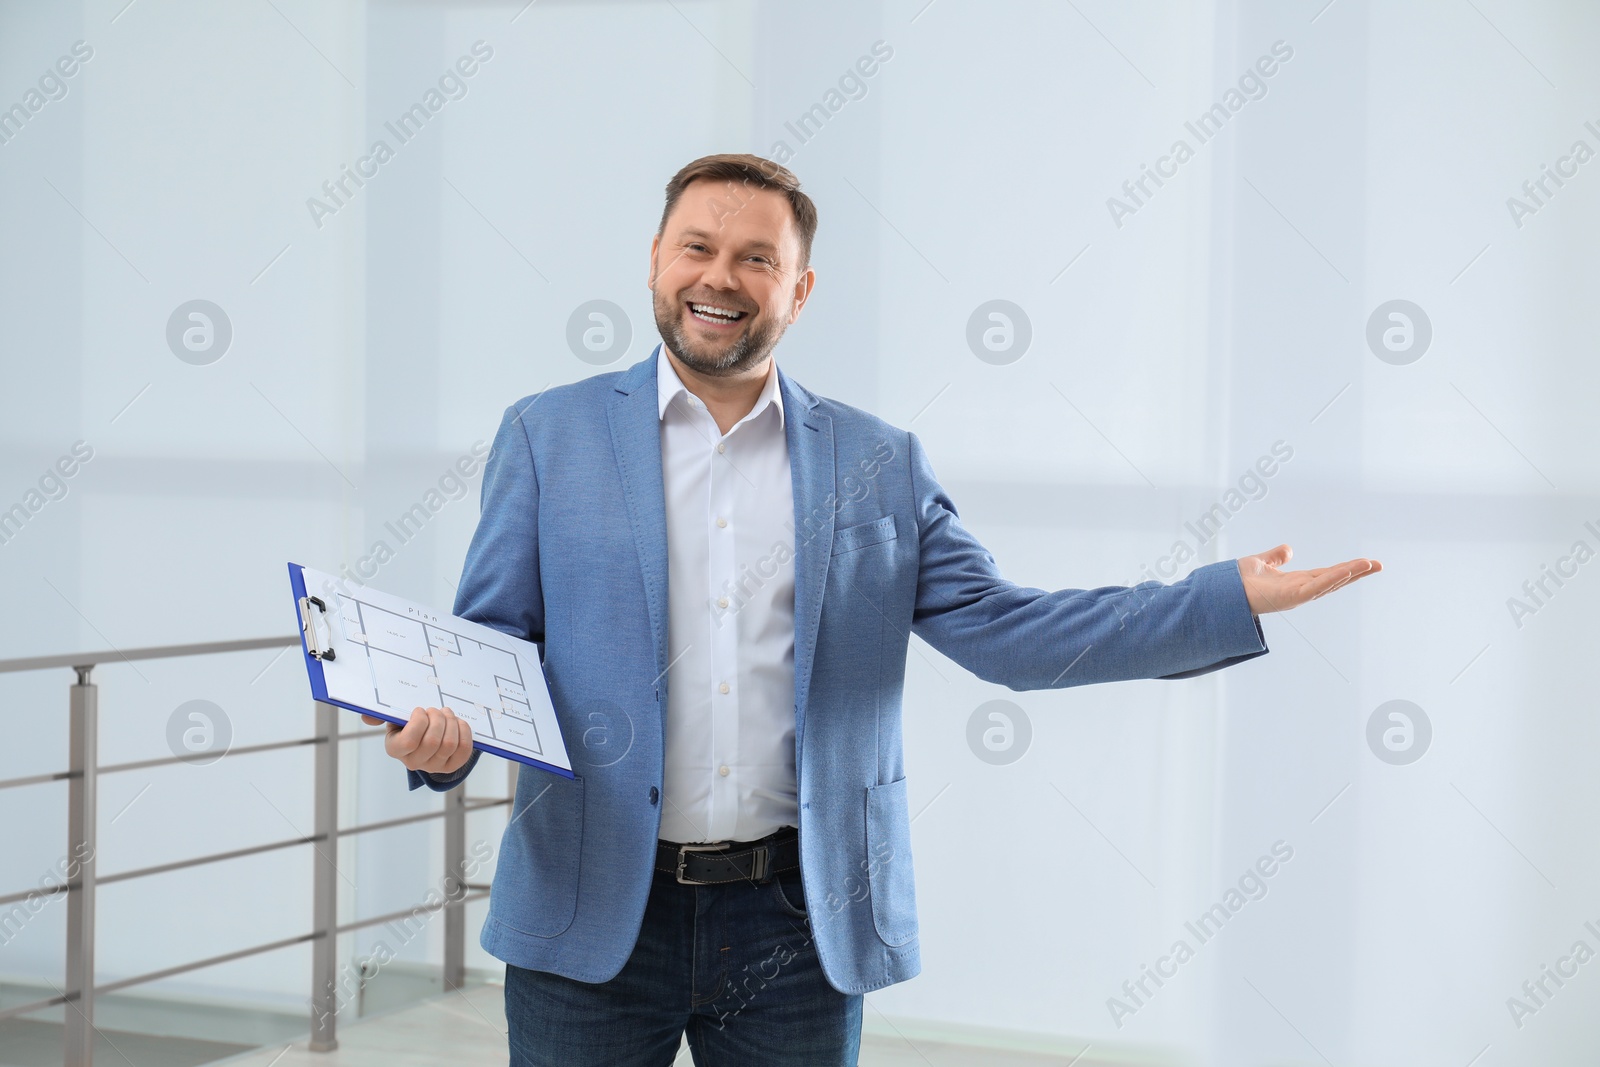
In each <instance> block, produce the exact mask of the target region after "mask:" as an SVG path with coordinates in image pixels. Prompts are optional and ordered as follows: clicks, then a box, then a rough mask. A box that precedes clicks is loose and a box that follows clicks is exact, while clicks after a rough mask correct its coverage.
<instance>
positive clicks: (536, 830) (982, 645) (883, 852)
mask: <svg viewBox="0 0 1600 1067" xmlns="http://www.w3.org/2000/svg"><path fill="white" fill-rule="evenodd" d="M816 228H817V212H816V208H815V206H814V205H813V204H812V202H811V199H810V198H809V197H808V196H806V194H805V193H803V192H801V191H800V184H799V182H798V180H796V178H795V176H794V175H793V174H791V173H790V172H789V171H788V170H786V169H784V168H783V167H781V166H778V165H777V164H775V163H771V162H769V161H767V160H764V159H761V158H759V157H756V156H750V155H718V156H707V157H705V158H703V159H697V160H695V161H694V162H693V163H690V164H689V165H688V166H686V167H684V168H683V169H682V170H681V171H679V172H678V173H677V174H676V175H675V176H674V177H673V179H672V180H671V182H669V183H668V184H667V198H666V206H665V209H664V211H663V214H662V218H661V226H660V230H659V232H657V234H656V235H655V239H654V240H653V241H652V242H651V246H650V270H649V275H648V284H649V286H650V289H651V291H652V292H653V294H654V297H653V303H654V309H655V319H656V327H657V329H658V330H659V332H660V334H661V337H662V341H663V343H662V344H660V345H658V346H656V348H655V349H654V350H652V351H651V353H650V355H649V356H648V357H646V358H645V359H644V360H642V361H640V362H639V363H636V364H634V365H633V366H632V367H629V368H628V369H626V370H623V371H619V372H613V373H607V374H600V375H596V376H594V377H590V378H586V379H584V380H582V381H578V382H575V383H572V384H570V385H563V386H557V387H553V388H550V389H546V390H545V391H543V392H542V393H538V394H535V395H533V396H529V397H525V398H523V399H522V400H519V401H518V402H517V403H515V404H513V405H512V406H511V407H510V408H509V409H508V410H507V411H506V414H505V418H504V419H503V420H502V422H501V424H500V429H499V433H498V434H497V436H496V438H495V443H494V450H493V452H492V453H491V455H490V458H489V461H488V465H487V467H486V473H485V476H484V484H483V505H482V517H481V518H480V520H479V523H478V528H477V532H476V533H475V534H474V536H473V539H472V545H471V547H470V549H469V550H468V553H467V559H466V564H465V567H464V569H463V574H462V578H461V585H460V590H459V593H458V596H457V599H456V604H455V613H456V614H457V615H460V616H463V617H465V618H468V619H473V620H476V621H478V622H482V623H485V624H487V625H489V626H493V627H495V628H497V629H500V630H502V631H504V632H506V633H510V634H514V635H516V636H518V637H521V638H524V639H526V640H529V641H534V642H538V643H539V644H540V645H541V648H542V652H543V656H544V670H545V675H546V678H547V680H548V682H549V686H550V694H551V698H552V701H553V703H554V705H555V708H556V712H557V715H558V717H559V718H560V720H561V726H562V732H563V734H564V736H565V737H566V739H567V741H568V745H569V747H570V748H571V749H572V751H573V762H574V770H575V771H576V776H575V777H574V778H573V779H571V780H568V779H565V778H561V777H557V776H554V775H549V774H534V773H526V774H522V775H520V776H519V777H518V782H517V796H516V801H515V804H514V812H513V815H512V817H511V820H510V822H509V823H508V824H507V826H506V829H505V832H504V836H503V839H502V844H501V851H500V856H499V862H498V866H497V869H496V872H495V877H494V885H493V888H492V893H491V898H490V904H489V915H488V918H487V919H486V920H485V922H484V927H483V933H482V936H481V939H480V940H481V943H482V945H483V947H484V948H485V949H486V950H487V951H488V952H490V953H491V954H493V955H494V956H496V957H497V958H499V959H501V960H504V961H505V963H506V994H505V995H506V1018H507V1021H508V1023H509V1027H510V1034H509V1040H510V1049H511V1062H512V1064H513V1065H536V1064H537V1065H552V1067H554V1065H561V1067H584V1065H591V1064H592V1065H597V1067H598V1065H606V1067H667V1065H669V1064H671V1063H672V1062H673V1061H674V1059H675V1057H676V1054H677V1050H678V1048H679V1043H680V1041H681V1040H682V1038H683V1036H684V1034H685V1032H687V1035H688V1039H689V1044H690V1047H691V1049H692V1050H693V1054H694V1060H695V1062H696V1063H697V1064H701V1065H715V1067H733V1065H740V1067H743V1065H749V1064H763V1065H778V1067H782V1065H789V1064H794V1065H800V1064H804V1065H806V1067H822V1065H828V1064H841V1065H843V1064H854V1063H855V1062H856V1054H857V1049H858V1046H859V1042H860V1032H861V1012H862V996H863V994H865V993H868V992H871V991H872V990H875V989H881V988H883V987H884V986H887V985H890V984H892V983H895V982H901V981H904V980H906V979H908V978H911V977H913V976H914V975H916V974H917V973H918V972H919V970H920V969H921V961H920V955H919V947H918V937H917V914H916V900H915V891H914V885H913V878H912V862H911V836H910V814H909V810H908V800H907V784H906V769H905V766H904V761H903V758H902V744H901V693H902V691H903V687H904V681H905V667H906V652H907V647H908V642H909V639H910V635H911V634H912V633H916V634H917V635H919V636H920V637H921V638H922V639H923V640H925V641H927V642H928V643H929V644H930V645H932V646H933V647H934V648H936V649H938V650H939V651H940V652H942V653H944V654H945V655H946V656H948V657H950V658H951V659H952V660H954V661H955V662H957V663H959V664H960V665H961V666H963V667H965V668H966V669H968V670H970V671H972V672H973V673H974V674H975V675H977V676H978V677H980V678H982V679H984V680H986V681H988V682H992V683H994V684H997V685H1004V686H1007V687H1009V688H1011V689H1015V690H1027V689H1051V688H1064V687H1066V686H1074V685H1085V684H1090V683H1095V682H1110V681H1118V680H1123V679H1132V678H1174V679H1176V678H1188V677H1193V676H1195V675H1199V674H1204V673H1207V672H1209V671H1214V670H1218V669H1220V668H1222V667H1226V666H1229V665H1230V664H1234V663H1238V662H1241V661H1243V660H1247V659H1251V658H1253V657H1255V656H1259V655H1263V654H1264V653H1265V652H1266V651H1267V648H1266V644H1265V642H1264V640H1263V636H1262V631H1261V626H1260V623H1259V621H1258V618H1257V616H1259V615H1261V614H1264V613H1267V612H1272V611H1283V610H1287V609H1289V608H1293V607H1296V606H1298V605H1300V604H1303V603H1306V602H1307V601H1309V600H1313V599H1316V598H1317V597H1320V596H1322V595H1323V594H1325V593H1327V592H1329V591H1331V590H1334V589H1337V588H1339V587H1340V586H1343V585H1345V584H1348V583H1349V582H1352V581H1354V580H1356V579H1358V578H1360V577H1362V576H1364V575H1367V574H1372V573H1375V572H1377V571H1378V570H1379V569H1380V565H1379V564H1378V563H1377V562H1376V561H1374V560H1368V559H1354V560H1350V561H1347V562H1345V563H1341V564H1338V565H1337V566H1332V567H1325V568H1320V569H1315V570H1303V571H1286V570H1283V569H1282V567H1283V565H1284V564H1286V563H1287V562H1288V560H1289V557H1290V549H1289V546H1288V545H1279V546H1278V547H1277V548H1275V549H1273V550H1271V551H1268V552H1263V553H1261V554H1259V555H1254V556H1247V557H1244V558H1243V559H1238V560H1231V559H1230V560H1222V561H1220V562H1217V563H1212V564H1207V565H1205V566H1202V567H1198V568H1196V569H1195V570H1194V571H1193V572H1191V573H1190V574H1189V575H1188V576H1187V577H1185V578H1184V579H1182V580H1181V581H1178V582H1174V583H1172V584H1163V583H1160V582H1154V581H1151V582H1144V583H1140V584H1139V585H1136V586H1132V587H1123V586H1104V587H1100V588H1096V589H1059V590H1054V591H1047V590H1044V589H1036V588H1031V587H1027V586H1021V585H1018V584H1016V583H1014V582H1011V581H1008V580H1007V579H1005V578H1004V577H1002V576H1001V574H1000V572H999V569H998V568H997V566H996V564H995V561H994V558H993V557H992V556H991V555H990V554H989V552H988V551H987V550H986V549H985V548H984V547H983V545H982V544H980V543H979V542H978V541H977V539H976V538H974V537H973V536H972V534H971V533H970V532H968V531H967V529H966V528H965V527H964V526H963V525H962V523H961V520H960V518H959V517H958V516H957V513H956V508H955V505H954V503H953V502H952V501H951V500H950V498H949V497H948V496H947V495H946V494H945V492H944V490H943V489H942V488H940V486H939V483H938V481H937V479H936V478H935V477H934V472H933V467H932V465H931V463H930V462H929V460H928V456H927V454H926V453H925V451H924V450H923V446H922V443H921V441H919V440H918V438H917V436H916V435H915V434H913V433H909V432H907V431H905V430H901V429H897V428H895V427H893V426H891V425H889V424H888V423H886V422H884V421H883V420H881V419H878V418H876V417H874V416H873V415H870V414H868V413H867V412H864V411H861V410H860V409H858V408H853V407H850V406H849V405H846V404H841V403H839V402H838V401H835V400H830V399H827V398H825V397H819V396H817V395H815V394H814V393H811V392H810V391H809V390H807V389H806V388H804V387H803V386H801V385H800V384H799V383H797V382H796V381H795V380H794V379H793V378H791V377H790V376H789V375H788V374H786V373H785V372H783V371H781V370H779V369H778V367H777V364H776V362H775V360H774V359H773V356H772V353H773V349H774V348H775V347H776V346H777V343H778V341H779V339H780V338H781V337H782V336H783V333H784V331H785V330H786V329H787V328H788V326H789V325H790V324H791V323H793V322H794V321H795V320H796V319H797V318H798V317H799V316H800V312H801V310H802V309H803V308H804V306H805V304H806V301H807V300H808V299H809V297H810V295H811V292H812V288H813V286H814V284H815V282H816V273H815V271H813V270H812V269H811V267H810V260H811V242H812V238H813V237H814V236H815V233H816ZM369 721H370V722H377V721H379V720H369ZM386 745H387V749H388V751H389V753H390V754H391V755H393V756H394V757H396V758H397V759H399V760H400V761H402V762H403V763H404V764H405V766H406V767H407V768H408V771H409V781H410V786H411V788H413V789H415V788H418V787H420V786H422V785H427V786H429V787H430V788H433V789H436V790H445V789H450V788H453V787H456V786H459V785H460V784H461V783H462V782H463V781H464V780H465V779H466V777H467V775H468V774H469V773H470V772H471V770H472V768H473V766H475V765H476V763H477V760H478V755H479V754H478V752H477V751H475V750H474V749H473V748H472V738H471V731H470V730H469V729H468V727H467V725H466V723H465V722H464V721H462V720H461V719H458V718H457V717H456V716H455V715H453V714H452V713H451V712H450V710H449V709H447V708H443V709H441V708H418V709H416V711H415V712H414V713H413V715H412V717H411V719H410V721H409V722H408V723H407V724H406V726H405V727H404V728H401V727H396V726H391V727H390V732H389V735H388V737H387V739H386Z"/></svg>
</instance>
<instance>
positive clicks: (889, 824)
mask: <svg viewBox="0 0 1600 1067" xmlns="http://www.w3.org/2000/svg"><path fill="white" fill-rule="evenodd" d="M866 865H867V881H868V884H869V885H870V886H871V887H872V924H873V925H874V926H876V927H877V929H878V936H879V937H880V938H882V939H883V942H884V944H886V945H903V944H905V943H906V942H908V941H910V940H912V939H913V938H915V937H916V936H917V897H916V887H915V885H914V884H913V880H912V874H911V818H910V815H909V813H908V812H907V810H906V780H905V779H904V778H900V779H898V780H896V781H893V782H890V783H888V784H887V785H874V786H868V787H867V858H866Z"/></svg>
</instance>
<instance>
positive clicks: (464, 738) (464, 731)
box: [445, 717, 472, 771]
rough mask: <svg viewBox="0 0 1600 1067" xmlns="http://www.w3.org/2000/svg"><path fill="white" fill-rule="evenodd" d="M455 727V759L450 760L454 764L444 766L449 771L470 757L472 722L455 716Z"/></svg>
mask: <svg viewBox="0 0 1600 1067" xmlns="http://www.w3.org/2000/svg"><path fill="white" fill-rule="evenodd" d="M456 729H457V736H456V754H455V759H453V760H452V761H451V762H452V763H454V765H455V766H452V767H447V768H445V769H446V770H450V771H453V770H456V769H458V768H459V767H461V766H462V765H463V764H465V763H466V762H467V760H468V759H470V758H472V724H471V723H469V722H467V720H466V719H463V718H460V717H457V718H456Z"/></svg>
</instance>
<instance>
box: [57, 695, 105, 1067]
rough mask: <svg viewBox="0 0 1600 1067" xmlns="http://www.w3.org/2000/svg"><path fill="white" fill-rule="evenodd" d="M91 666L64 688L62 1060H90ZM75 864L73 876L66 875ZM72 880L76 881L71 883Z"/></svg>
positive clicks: (94, 733)
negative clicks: (64, 996)
mask: <svg viewBox="0 0 1600 1067" xmlns="http://www.w3.org/2000/svg"><path fill="white" fill-rule="evenodd" d="M93 669H94V668H93V667H74V668H73V670H75V671H77V672H78V681H77V683H76V684H75V685H73V686H72V688H71V689H70V690H69V693H70V698H69V712H68V718H69V721H70V726H69V728H68V729H69V734H70V740H69V742H68V743H69V745H70V746H71V751H70V753H69V754H68V767H69V769H70V770H71V772H72V777H71V778H69V779H68V780H67V865H68V866H67V871H68V878H67V881H68V889H67V968H66V972H67V973H66V979H67V989H66V994H67V997H68V998H69V999H68V1000H67V1008H66V1025H65V1027H64V1028H63V1030H62V1035H61V1043H62V1049H61V1051H62V1055H63V1056H64V1057H65V1059H64V1062H66V1063H67V1064H69V1065H71V1067H78V1065H82V1067H89V1065H90V1064H92V1063H93V1062H94V854H95V811H96V810H97V806H98V800H97V796H96V793H97V790H96V785H97V780H96V771H97V770H98V766H99V761H100V752H99V748H100V746H99V738H100V692H99V688H98V687H97V686H96V685H95V684H94V683H93V682H91V681H89V672H90V671H92V670H93ZM74 866H76V867H77V877H76V878H73V877H71V871H72V868H73V867H74ZM74 882H76V884H75V885H74V884H72V883H74Z"/></svg>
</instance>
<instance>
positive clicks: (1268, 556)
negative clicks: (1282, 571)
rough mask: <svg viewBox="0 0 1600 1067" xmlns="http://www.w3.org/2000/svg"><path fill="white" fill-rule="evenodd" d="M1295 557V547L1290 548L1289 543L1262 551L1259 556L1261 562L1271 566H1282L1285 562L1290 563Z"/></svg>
mask: <svg viewBox="0 0 1600 1067" xmlns="http://www.w3.org/2000/svg"><path fill="white" fill-rule="evenodd" d="M1293 557H1294V549H1292V548H1290V547H1289V546H1288V545H1279V546H1278V547H1277V548H1269V549H1268V550H1267V551H1265V552H1262V553H1260V554H1259V556H1258V558H1259V559H1260V560H1261V562H1262V563H1265V564H1266V565H1267V566H1269V567H1281V566H1283V565H1284V564H1285V563H1288V562H1289V560H1290V559H1292V558H1293Z"/></svg>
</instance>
